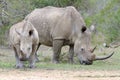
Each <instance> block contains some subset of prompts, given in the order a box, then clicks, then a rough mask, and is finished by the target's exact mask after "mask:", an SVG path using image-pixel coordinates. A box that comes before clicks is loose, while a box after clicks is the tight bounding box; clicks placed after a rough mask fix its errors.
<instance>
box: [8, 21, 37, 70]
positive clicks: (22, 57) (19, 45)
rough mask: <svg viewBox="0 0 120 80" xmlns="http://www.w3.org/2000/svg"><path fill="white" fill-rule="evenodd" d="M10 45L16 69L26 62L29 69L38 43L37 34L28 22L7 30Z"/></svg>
mask: <svg viewBox="0 0 120 80" xmlns="http://www.w3.org/2000/svg"><path fill="white" fill-rule="evenodd" d="M9 39H10V45H11V46H12V48H13V50H14V52H15V58H16V68H22V67H24V64H23V61H26V60H28V61H29V63H30V65H29V67H30V68H33V67H34V64H35V52H36V50H37V46H38V43H39V37H38V32H37V30H36V29H35V28H34V26H33V25H32V24H31V23H30V22H28V21H25V20H23V21H21V22H19V23H17V24H15V25H13V26H12V27H11V28H10V30H9Z"/></svg>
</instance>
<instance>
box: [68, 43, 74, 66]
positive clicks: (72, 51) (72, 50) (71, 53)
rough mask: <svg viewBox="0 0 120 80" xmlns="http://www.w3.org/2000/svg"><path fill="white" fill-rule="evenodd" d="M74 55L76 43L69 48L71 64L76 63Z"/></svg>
mask: <svg viewBox="0 0 120 80" xmlns="http://www.w3.org/2000/svg"><path fill="white" fill-rule="evenodd" d="M73 56H74V45H70V48H69V63H70V64H73V63H74V61H73Z"/></svg>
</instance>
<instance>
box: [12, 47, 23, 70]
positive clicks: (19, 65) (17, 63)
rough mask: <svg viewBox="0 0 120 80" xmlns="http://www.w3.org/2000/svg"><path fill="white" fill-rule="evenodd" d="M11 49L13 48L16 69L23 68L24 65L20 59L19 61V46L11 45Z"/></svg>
mask: <svg viewBox="0 0 120 80" xmlns="http://www.w3.org/2000/svg"><path fill="white" fill-rule="evenodd" d="M13 49H14V53H15V58H16V68H17V69H18V68H23V67H24V65H23V63H22V61H20V59H19V54H20V50H19V48H15V47H13Z"/></svg>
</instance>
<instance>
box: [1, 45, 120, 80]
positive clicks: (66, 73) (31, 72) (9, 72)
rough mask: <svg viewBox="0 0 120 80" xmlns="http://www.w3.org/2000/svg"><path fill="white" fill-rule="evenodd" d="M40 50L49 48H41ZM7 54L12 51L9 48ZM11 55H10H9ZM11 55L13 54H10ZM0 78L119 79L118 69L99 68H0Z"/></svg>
mask: <svg viewBox="0 0 120 80" xmlns="http://www.w3.org/2000/svg"><path fill="white" fill-rule="evenodd" d="M41 49H42V51H47V52H48V51H49V52H50V53H52V51H51V49H48V48H47V49H46V48H44V47H42V48H41ZM0 52H2V53H6V49H1V48H0ZM7 52H9V53H7V54H4V55H3V54H0V55H2V56H5V55H8V54H11V53H13V51H11V50H9V49H8V51H7ZM9 56H11V55H9ZM12 56H13V55H12ZM0 80H120V70H119V71H101V70H97V71H95V70H89V71H88V70H79V71H77V70H45V69H28V70H21V69H2V68H0Z"/></svg>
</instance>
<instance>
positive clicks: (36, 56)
mask: <svg viewBox="0 0 120 80" xmlns="http://www.w3.org/2000/svg"><path fill="white" fill-rule="evenodd" d="M40 45H41V43H39V44H38V46H37V50H36V53H35V61H36V62H39V61H40V60H39V59H38V55H37V51H38V49H39V47H40Z"/></svg>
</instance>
